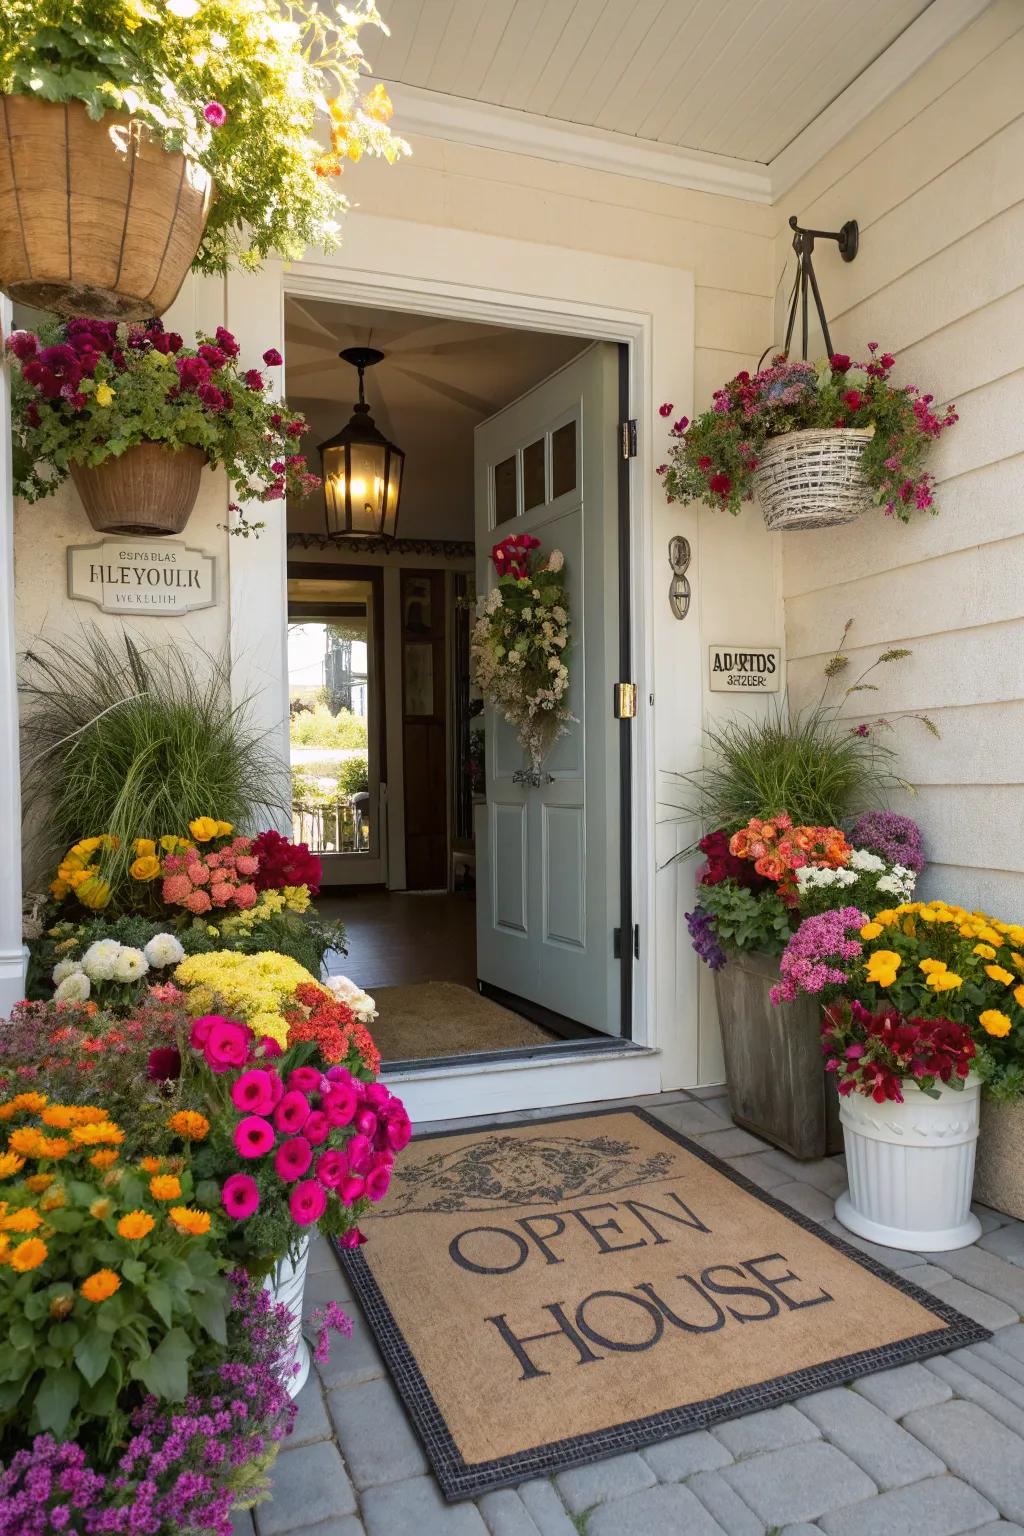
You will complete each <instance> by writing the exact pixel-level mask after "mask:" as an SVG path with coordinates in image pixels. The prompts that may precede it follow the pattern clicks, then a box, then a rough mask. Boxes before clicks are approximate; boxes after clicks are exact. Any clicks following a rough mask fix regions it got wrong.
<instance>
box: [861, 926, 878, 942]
mask: <svg viewBox="0 0 1024 1536" xmlns="http://www.w3.org/2000/svg"><path fill="white" fill-rule="evenodd" d="M882 932H883V929H882V925H881V923H865V924H864V927H863V928H862V929H861V930H860V936H861V938H862V939H877V938H878V935H879V934H880V933H882Z"/></svg>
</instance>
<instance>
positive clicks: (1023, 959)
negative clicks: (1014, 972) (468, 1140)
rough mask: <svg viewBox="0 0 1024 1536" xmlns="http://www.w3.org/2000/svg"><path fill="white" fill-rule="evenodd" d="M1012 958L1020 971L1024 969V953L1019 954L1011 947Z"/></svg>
mask: <svg viewBox="0 0 1024 1536" xmlns="http://www.w3.org/2000/svg"><path fill="white" fill-rule="evenodd" d="M1010 959H1011V960H1012V961H1013V963H1014V965H1015V966H1016V967H1017V969H1018V971H1024V955H1021V954H1018V952H1017V951H1016V950H1015V949H1011V950H1010Z"/></svg>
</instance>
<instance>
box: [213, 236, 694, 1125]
mask: <svg viewBox="0 0 1024 1536" xmlns="http://www.w3.org/2000/svg"><path fill="white" fill-rule="evenodd" d="M481 274H490V276H491V282H490V283H489V284H487V283H482V282H481V281H480V275H481ZM286 295H288V296H291V295H295V296H296V297H306V298H320V299H324V300H327V301H332V302H335V303H342V304H345V303H347V304H353V305H364V306H366V305H370V306H373V307H377V308H384V309H395V310H399V311H403V312H405V313H411V314H422V315H424V316H434V317H438V318H448V319H456V320H464V321H474V320H476V321H479V322H482V323H486V324H493V325H507V326H512V327H515V328H516V329H520V330H539V331H554V332H558V333H562V334H569V335H575V336H580V337H581V338H586V339H589V340H594V341H612V342H619V343H623V344H625V345H626V346H628V348H629V357H630V369H629V380H628V405H629V411H628V414H629V416H630V417H631V418H633V419H635V420H636V421H637V422H638V423H640V431H639V443H638V451H637V455H636V457H635V458H632V459H630V460H629V462H628V465H627V470H628V476H629V493H630V505H631V507H632V518H631V526H630V530H629V557H630V558H629V565H630V574H631V580H632V583H633V588H634V592H636V593H637V594H639V600H637V601H634V602H633V603H632V612H631V618H630V649H631V653H632V658H633V677H632V679H631V680H632V681H634V682H635V683H636V685H637V696H638V701H639V709H638V714H637V717H636V719H635V721H634V722H633V726H632V728H631V732H632V740H631V758H632V763H631V768H632V772H631V781H632V797H631V798H632V835H631V846H632V855H631V870H630V876H631V887H632V895H633V922H634V923H635V924H637V925H638V926H639V930H640V955H639V958H638V959H636V960H635V961H634V963H633V964H632V967H631V969H632V1010H631V1012H632V1020H633V1041H632V1042H626V1041H623V1042H622V1045H621V1059H609V1056H607V1055H605V1056H603V1057H602V1059H601V1060H600V1061H599V1060H598V1059H597V1056H596V1054H595V1056H594V1058H593V1059H592V1060H591V1061H590V1062H589V1063H588V1061H587V1058H585V1057H584V1056H582V1055H581V1056H575V1057H572V1058H565V1057H563V1058H561V1060H560V1062H558V1063H556V1062H554V1061H552V1062H551V1064H550V1066H547V1065H540V1064H538V1063H536V1062H509V1063H507V1064H505V1065H501V1066H498V1065H489V1066H487V1067H477V1066H473V1065H472V1064H467V1065H466V1066H464V1067H456V1068H454V1069H453V1068H452V1067H451V1066H450V1065H442V1066H439V1067H438V1068H437V1069H434V1070H428V1069H424V1070H423V1071H421V1072H416V1073H414V1074H399V1073H396V1074H393V1076H394V1079H395V1081H396V1082H397V1081H398V1080H399V1079H401V1091H402V1094H403V1096H404V1098H405V1100H406V1102H407V1103H409V1104H411V1105H412V1107H413V1113H414V1114H415V1115H416V1116H418V1117H419V1118H434V1117H439V1116H445V1115H459V1114H466V1113H474V1112H475V1113H481V1112H485V1111H486V1110H487V1109H491V1110H499V1109H525V1108H534V1107H542V1106H547V1105H558V1104H566V1103H573V1102H580V1101H583V1100H586V1099H589V1098H594V1099H597V1098H602V1097H614V1096H620V1095H622V1094H624V1093H627V1094H628V1093H651V1092H657V1091H659V1090H660V1089H661V1088H662V1086H663V1085H664V1086H667V1087H676V1086H680V1085H681V1084H682V1083H683V1082H684V1081H696V1080H697V1064H696V1055H697V1051H696V1041H697V1028H698V1025H697V1018H698V1015H697V1008H698V1004H697V996H696V989H695V988H693V989H692V990H691V989H690V988H689V987H687V997H686V1008H685V1014H684V1015H683V1016H682V1017H680V1014H679V1010H678V1009H677V1007H676V1006H675V1004H676V997H677V981H676V976H675V969H676V967H675V936H674V934H673V935H669V934H667V933H666V934H665V935H663V938H662V948H663V951H664V954H665V964H664V965H663V966H662V967H661V968H659V967H658V964H657V955H658V934H657V932H656V928H657V915H656V906H655V884H656V874H657V866H658V859H657V854H656V804H657V799H658V792H657V769H656V762H655V757H654V719H653V707H652V706H653V703H654V694H653V685H654V655H653V650H654V629H655V620H654V615H653V612H652V602H653V594H654V580H653V570H654V555H653V548H654V536H655V527H654V524H655V504H654V495H655V489H656V484H657V482H656V478H655V472H654V466H655V452H656V444H655V432H656V425H655V423H656V420H657V417H656V404H655V394H654V377H655V364H656V362H657V363H658V372H659V374H660V375H661V377H662V378H665V377H666V376H667V374H668V372H669V369H671V376H672V378H673V380H674V381H675V390H674V392H675V397H676V399H677V400H681V401H683V402H684V404H685V405H686V407H687V408H689V404H690V402H691V400H692V397H693V348H694V325H693V315H694V277H693V274H692V272H686V271H682V270H680V269H678V268H670V267H666V266H658V265H656V264H654V263H650V262H643V261H638V260H633V259H631V258H627V257H616V256H601V255H597V254H595V253H593V252H588V251H575V250H571V249H569V248H568V247H565V246H547V245H541V244H535V243H533V242H528V241H522V240H514V239H511V238H507V237H504V236H492V235H486V234H478V233H476V232H473V231H469V230H459V229H450V228H445V227H440V226H437V225H430V224H422V223H417V222H415V221H412V220H404V219H393V218H386V217H383V216H380V215H375V214H369V213H355V214H354V215H353V216H352V217H351V219H350V220H349V222H348V224H347V226H346V233H345V246H344V248H343V249H342V250H341V251H340V252H339V253H337V254H335V255H333V256H331V257H326V258H325V257H323V256H321V255H315V256H312V257H306V258H303V260H302V261H300V262H298V263H296V264H293V265H290V266H287V267H286V266H285V265H284V264H283V263H280V262H268V263H267V264H266V265H265V267H264V268H263V269H262V271H261V272H260V273H258V274H256V275H255V276H252V275H248V274H244V273H239V272H234V271H232V272H230V273H229V274H228V277H227V280H226V297H227V306H226V308H227V323H228V325H229V328H231V329H232V330H233V331H234V333H235V335H236V336H237V337H238V339H239V341H240V343H241V344H242V350H243V355H246V356H248V355H250V354H251V355H252V356H253V357H258V355H259V353H258V350H257V349H258V348H259V347H262V346H263V345H265V336H266V334H267V315H268V313H270V314H276V315H277V316H278V317H279V334H280V335H281V336H282V338H283V334H284V326H283V312H284V299H285V296H286ZM656 336H657V355H656V350H655V338H656ZM279 377H281V380H282V383H283V371H282V374H281V375H279ZM251 543H252V541H249V544H251ZM283 544H284V533H283V530H282V532H281V534H280V536H279V537H276V536H275V537H273V538H271V539H269V540H267V545H268V546H269V547H268V548H267V550H266V551H265V553H264V554H262V555H261V554H260V552H259V545H256V546H255V547H251V548H250V547H248V545H246V546H244V547H243V548H242V549H240V550H238V552H237V557H236V552H235V551H234V550H233V551H232V561H231V596H232V602H231V610H232V654H233V679H234V687H235V690H236V692H237V693H238V694H240V695H248V696H250V697H253V696H256V697H257V698H258V699H260V698H263V697H265V698H266V699H267V705H266V708H265V711H264V710H261V709H260V707H259V704H258V705H257V711H256V712H257V714H260V713H263V719H264V723H265V726H266V729H267V732H268V734H269V735H273V734H274V733H275V732H278V733H281V732H283V731H284V730H286V725H285V724H284V722H283V721H282V719H281V714H280V705H279V703H278V702H277V700H276V697H275V695H276V693H277V692H279V689H280V685H279V683H277V678H276V677H275V672H276V673H277V675H278V676H279V675H280V666H281V660H278V659H277V658H276V657H275V655H274V648H275V646H276V647H277V650H278V656H280V652H281V647H282V639H283V619H284V612H283V608H282V611H281V614H280V615H279V616H278V618H277V622H276V623H275V615H274V612H273V603H272V602H269V601H268V599H269V598H270V597H272V596H273V591H274V584H273V578H271V581H270V583H267V582H266V581H265V580H264V581H260V580H259V574H260V573H261V572H262V574H263V575H264V577H265V576H266V574H267V565H266V560H267V557H268V556H272V555H274V554H275V552H276V550H277V549H279V548H280V547H281V546H283ZM283 564H284V562H283V561H282V567H283ZM257 582H259V585H260V587H261V589H262V592H261V595H262V599H263V605H262V608H261V609H260V611H258V612H257V611H255V610H254V609H253V607H252V605H251V604H250V603H249V602H248V599H249V597H250V594H251V593H252V590H253V587H254V585H255V584H256V583H257ZM280 586H281V588H282V595H283V587H284V571H283V569H282V570H281V577H280ZM268 587H269V590H268ZM275 629H276V630H277V632H278V633H277V634H276V635H275ZM268 646H269V651H268ZM688 649H689V647H688ZM257 657H258V658H263V659H262V660H260V661H256V660H255V658H257ZM281 659H283V658H281ZM275 661H276V666H275ZM268 682H269V687H268ZM610 702H611V701H609V707H610ZM688 714H689V711H686V712H685V713H682V712H681V715H680V720H679V722H678V724H674V725H673V728H672V730H671V736H672V737H673V738H676V739H678V737H679V736H680V735H681V734H683V733H684V732H686V731H694V730H695V729H699V720H697V721H695V720H691V719H688V718H687V717H686V716H687V715H688ZM668 734H669V733H666V735H668ZM661 745H662V749H663V750H664V748H665V747H666V746H674V745H675V741H674V740H673V741H665V742H662V743H661ZM659 969H660V975H659ZM656 998H657V999H658V1000H659V1001H660V1002H661V1003H662V1006H661V1007H660V1008H656V1007H655V1001H656ZM659 1058H660V1059H659ZM566 1068H567V1069H568V1070H566ZM463 1078H467V1079H468V1081H467V1082H466V1083H463V1082H461V1079H463ZM470 1084H472V1085H473V1086H472V1088H471V1087H470Z"/></svg>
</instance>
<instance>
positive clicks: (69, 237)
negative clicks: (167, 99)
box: [0, 96, 213, 320]
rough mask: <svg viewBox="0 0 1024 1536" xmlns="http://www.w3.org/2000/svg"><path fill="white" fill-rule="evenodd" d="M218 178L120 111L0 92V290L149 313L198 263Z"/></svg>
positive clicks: (37, 299)
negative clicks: (94, 112)
mask: <svg viewBox="0 0 1024 1536" xmlns="http://www.w3.org/2000/svg"><path fill="white" fill-rule="evenodd" d="M212 190H213V189H212V183H211V181H210V177H209V175H208V174H207V172H206V171H205V170H204V169H203V167H202V166H201V165H198V164H196V162H195V161H194V160H188V159H186V157H185V156H184V155H180V154H172V153H170V152H169V151H168V150H166V149H164V148H163V146H162V145H161V143H160V142H159V140H158V139H157V138H156V137H155V136H154V135H153V134H152V133H151V131H150V130H149V129H148V128H147V127H146V126H145V125H144V124H142V123H139V122H136V121H134V120H133V119H131V118H130V117H126V116H125V115H124V114H123V113H119V112H105V113H104V114H103V116H102V117H101V118H100V119H99V120H98V121H93V119H92V118H91V117H89V115H88V114H87V112H86V110H85V107H84V106H83V105H82V104H81V103H80V102H77V101H70V102H50V101H38V100H36V98H35V97H32V96H0V288H2V289H3V291H4V292H5V293H7V294H9V296H10V297H11V298H12V299H15V300H17V301H18V302H19V303H22V304H28V305H30V306H32V308H34V309H49V310H54V311H55V312H56V313H57V314H59V315H64V316H72V315H95V316H97V317H98V318H99V319H101V320H145V319H148V318H149V317H150V316H152V315H160V314H162V313H163V312H164V310H165V309H167V308H168V306H169V305H170V304H172V303H173V302H174V299H175V298H176V297H177V294H178V290H179V288H180V287H181V285H182V283H183V282H184V280H185V274H186V273H187V272H188V269H189V267H190V266H191V265H192V262H193V261H194V260H195V255H196V251H197V250H198V249H199V244H200V241H201V240H202V238H203V231H204V230H205V228H206V220H207V216H208V214H209V211H210V203H211V198H212Z"/></svg>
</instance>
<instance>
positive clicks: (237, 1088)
mask: <svg viewBox="0 0 1024 1536" xmlns="http://www.w3.org/2000/svg"><path fill="white" fill-rule="evenodd" d="M271 1081H272V1079H271V1076H270V1073H269V1072H264V1071H263V1069H262V1068H261V1067H253V1068H252V1069H251V1070H250V1071H248V1072H243V1073H242V1075H241V1077H237V1078H236V1079H235V1081H234V1082H233V1083H232V1085H231V1102H232V1104H234V1106H235V1108H236V1109H243V1110H245V1111H246V1112H247V1113H248V1114H251V1115H269V1114H270V1112H271V1110H272V1109H273V1107H274V1091H273V1088H272V1087H271Z"/></svg>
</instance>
